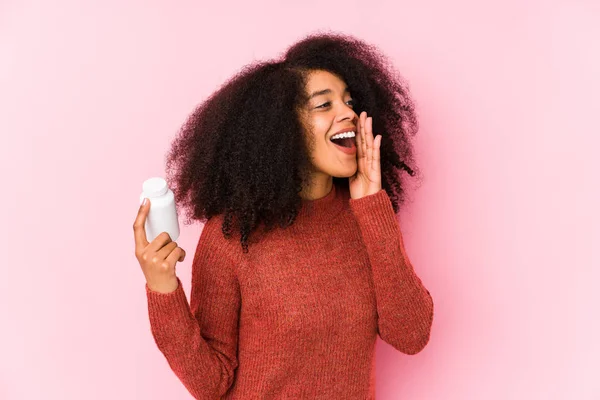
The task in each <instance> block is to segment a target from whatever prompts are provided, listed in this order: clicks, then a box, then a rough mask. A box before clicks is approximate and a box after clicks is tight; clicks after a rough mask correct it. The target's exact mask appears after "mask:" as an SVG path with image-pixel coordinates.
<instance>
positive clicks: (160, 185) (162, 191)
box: [140, 177, 179, 242]
mask: <svg viewBox="0 0 600 400" xmlns="http://www.w3.org/2000/svg"><path fill="white" fill-rule="evenodd" d="M145 197H147V198H148V199H150V212H149V213H148V217H147V218H146V224H145V229H146V239H147V240H148V242H151V241H153V240H154V239H155V238H156V237H157V236H158V235H160V234H161V233H162V232H167V233H168V234H169V236H170V237H171V240H172V241H176V240H177V239H178V238H179V220H178V219H177V209H176V207H175V195H174V194H173V192H172V191H171V189H169V187H168V186H167V181H165V180H164V179H163V178H159V177H155V178H150V179H147V180H145V181H144V183H143V185H142V194H141V195H140V204H142V200H144V198H145Z"/></svg>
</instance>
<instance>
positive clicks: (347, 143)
mask: <svg viewBox="0 0 600 400" xmlns="http://www.w3.org/2000/svg"><path fill="white" fill-rule="evenodd" d="M331 142H332V143H333V144H337V145H338V146H342V147H346V148H349V149H351V148H352V147H355V144H354V138H343V139H334V140H332V141H331Z"/></svg>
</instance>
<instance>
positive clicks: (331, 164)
mask: <svg viewBox="0 0 600 400" xmlns="http://www.w3.org/2000/svg"><path fill="white" fill-rule="evenodd" d="M306 92H307V94H308V96H310V98H309V100H308V103H307V104H305V105H304V107H303V109H302V110H301V115H302V117H303V123H304V127H305V132H306V135H307V140H308V142H309V148H310V149H311V158H312V166H313V169H314V172H313V175H321V176H316V178H317V179H319V178H329V176H334V177H340V178H342V177H351V176H352V175H354V174H355V173H356V169H357V163H356V146H355V145H354V144H351V146H352V147H351V148H346V147H343V146H341V144H342V142H344V144H346V145H348V144H349V143H348V142H352V143H356V142H355V138H354V137H353V138H351V139H350V140H344V141H334V142H332V141H331V137H333V136H334V135H335V134H336V133H338V132H340V131H353V132H354V133H355V134H356V125H357V122H358V115H357V114H356V113H355V112H354V110H353V103H354V101H353V100H352V96H351V93H350V92H349V90H348V88H347V87H346V83H345V82H344V81H342V80H341V79H340V78H339V77H337V76H336V75H334V74H332V73H330V72H327V71H321V70H315V71H311V72H310V73H309V75H308V82H307V85H306ZM336 143H338V144H336Z"/></svg>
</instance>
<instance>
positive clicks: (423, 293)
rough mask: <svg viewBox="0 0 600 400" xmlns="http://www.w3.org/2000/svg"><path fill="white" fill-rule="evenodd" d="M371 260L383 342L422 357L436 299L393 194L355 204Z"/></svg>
mask: <svg viewBox="0 0 600 400" xmlns="http://www.w3.org/2000/svg"><path fill="white" fill-rule="evenodd" d="M349 205H350V209H351V210H352V212H353V214H354V215H355V217H356V219H357V221H358V224H359V226H360V231H361V234H362V238H363V241H364V244H365V247H366V250H367V253H368V256H369V261H370V264H371V271H372V276H373V284H374V286H375V297H376V301H377V314H378V322H377V326H378V331H379V336H380V337H381V339H382V340H384V341H385V342H387V343H389V344H390V345H392V346H393V347H394V348H396V349H397V350H399V351H401V352H403V353H405V354H416V353H418V352H420V351H421V350H422V349H423V348H424V347H425V345H426V344H427V342H428V341H429V336H430V333H431V325H432V323H433V299H432V297H431V294H430V293H429V291H428V290H427V289H426V288H425V287H424V286H423V284H422V282H421V279H420V278H419V277H418V276H417V275H416V274H415V271H414V268H413V266H412V264H411V262H410V260H409V258H408V256H407V255H406V251H405V249H404V243H403V240H402V235H401V232H400V227H399V224H398V221H397V220H396V215H395V213H394V209H393V207H392V202H391V200H390V198H389V196H388V195H387V192H386V191H385V190H384V189H382V190H380V191H379V192H377V193H374V194H372V195H369V196H365V197H362V198H360V199H352V198H350V200H349Z"/></svg>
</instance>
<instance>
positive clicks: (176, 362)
mask: <svg viewBox="0 0 600 400" xmlns="http://www.w3.org/2000/svg"><path fill="white" fill-rule="evenodd" d="M223 241H224V238H223V234H222V233H221V231H220V225H219V224H218V222H217V218H211V219H210V220H209V221H208V222H207V223H206V224H205V226H204V228H203V230H202V233H201V235H200V239H199V242H198V245H197V247H196V252H195V255H194V260H193V262H192V286H191V294H190V304H189V305H188V302H187V299H186V295H185V292H184V291H183V288H182V286H181V281H180V280H179V278H177V281H178V282H179V286H178V287H177V289H176V290H175V291H174V292H171V293H166V294H163V293H158V292H154V291H152V290H150V289H149V288H148V285H147V284H146V294H147V299H148V312H149V317H150V326H151V330H152V335H153V337H154V340H155V342H156V344H157V346H158V348H159V349H160V351H161V352H162V353H163V355H164V356H165V358H166V359H167V361H168V363H169V366H170V367H171V369H172V370H173V372H174V373H175V374H176V375H177V377H178V378H179V380H180V381H181V382H182V383H183V384H184V386H185V387H186V388H187V389H188V391H189V392H190V393H191V394H192V395H193V396H194V398H196V399H216V398H220V397H221V396H222V395H223V394H225V392H227V391H228V389H229V388H230V387H231V385H232V384H233V380H234V373H235V369H236V368H237V366H238V359H237V344H238V319H239V311H240V304H241V299H240V290H239V284H238V281H237V277H236V275H235V272H234V271H235V269H234V265H233V263H232V261H231V258H232V257H230V255H229V254H228V253H227V251H226V250H225V249H227V247H226V246H224V245H223Z"/></svg>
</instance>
